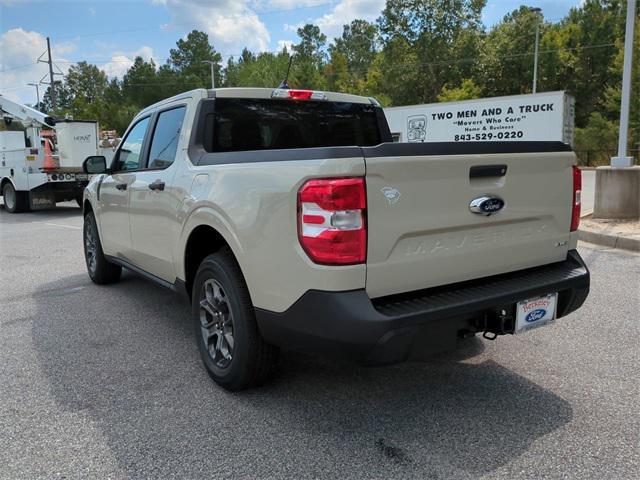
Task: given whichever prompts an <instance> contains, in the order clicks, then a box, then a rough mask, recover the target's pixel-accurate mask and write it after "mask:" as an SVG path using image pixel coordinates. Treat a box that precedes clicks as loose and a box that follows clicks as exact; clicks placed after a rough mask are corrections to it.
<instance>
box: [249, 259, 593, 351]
mask: <svg viewBox="0 0 640 480" xmlns="http://www.w3.org/2000/svg"><path fill="white" fill-rule="evenodd" d="M552 292H558V293H559V295H558V305H557V317H558V318H560V317H563V316H565V315H567V314H569V313H570V312H572V311H574V310H576V309H577V308H579V307H580V306H581V305H582V303H583V302H584V300H585V299H586V297H587V295H588V293H589V270H588V269H587V267H586V265H585V264H584V262H583V260H582V258H581V257H580V255H579V254H578V252H577V251H575V250H571V251H570V252H569V254H568V255H567V259H566V260H565V261H564V262H559V263H553V264H549V265H544V266H541V267H535V268H530V269H526V270H519V271H517V272H511V273H506V274H503V275H496V276H493V277H488V278H482V279H478V280H473V281H469V282H462V283H456V284H452V285H446V286H443V287H437V288H430V289H427V290H421V291H418V292H411V293H407V294H401V295H394V296H390V297H383V298H376V299H374V300H371V299H370V298H369V297H368V296H367V294H366V292H365V290H353V291H347V292H326V291H317V290H311V291H308V292H307V293H305V294H304V295H303V296H302V297H301V298H300V299H298V301H297V302H296V303H294V304H293V305H292V306H291V307H290V308H289V309H288V310H286V311H285V312H282V313H275V312H270V311H267V310H262V309H256V318H257V321H258V326H259V328H260V331H261V333H262V335H263V337H264V339H265V340H266V341H267V342H269V343H272V344H274V345H278V346H280V347H283V348H286V349H290V350H295V351H300V352H303V353H310V354H317V355H323V356H324V355H328V356H338V357H343V358H350V359H353V360H356V361H363V362H366V363H374V364H385V363H394V362H398V361H402V360H406V359H408V358H412V357H417V358H419V357H421V356H423V355H425V354H430V353H433V352H436V351H440V350H446V349H449V348H452V347H454V346H455V343H456V340H457V338H459V337H460V336H464V335H468V334H473V333H475V332H482V331H494V332H496V333H512V332H513V325H510V324H509V321H507V322H506V323H505V322H504V315H500V316H501V321H498V320H497V318H498V316H499V313H498V312H502V311H504V312H506V313H507V317H509V315H511V316H513V315H514V314H515V304H516V303H517V302H518V301H520V300H524V299H527V298H532V297H536V296H538V295H543V294H546V293H552ZM496 325H500V326H499V327H497V326H496Z"/></svg>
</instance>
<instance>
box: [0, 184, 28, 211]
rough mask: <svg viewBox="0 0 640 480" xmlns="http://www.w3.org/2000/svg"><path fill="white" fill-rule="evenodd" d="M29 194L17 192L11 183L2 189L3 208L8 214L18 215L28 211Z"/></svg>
mask: <svg viewBox="0 0 640 480" xmlns="http://www.w3.org/2000/svg"><path fill="white" fill-rule="evenodd" d="M28 195H29V192H17V191H16V189H15V188H14V186H13V184H12V183H11V182H7V183H6V184H5V186H4V187H3V188H2V196H3V198H4V208H5V210H6V211H7V212H9V213H20V212H26V211H27V210H29V197H28Z"/></svg>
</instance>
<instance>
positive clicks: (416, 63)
mask: <svg viewBox="0 0 640 480" xmlns="http://www.w3.org/2000/svg"><path fill="white" fill-rule="evenodd" d="M615 45H616V44H615V43H601V44H594V45H582V46H579V47H562V48H556V49H548V50H541V51H540V52H539V54H540V55H544V54H549V53H555V52H565V51H576V50H591V49H598V48H608V47H615ZM260 53H276V52H259V53H258V54H260ZM278 53H279V52H278ZM533 54H534V53H533V52H524V53H514V54H510V55H500V56H496V57H494V58H496V59H498V60H513V59H516V58H522V57H528V56H532V55H533ZM254 55H256V54H254ZM229 56H238V55H237V54H234V55H229ZM477 61H479V60H478V57H467V58H459V59H455V60H441V61H432V62H419V60H416V61H410V62H403V63H395V64H393V66H394V67H401V66H412V67H430V66H443V65H459V64H464V63H473V62H477ZM123 62H124V61H123ZM58 63H62V62H58ZM69 63H71V62H69ZM74 63H77V62H74ZM87 63H92V62H87ZM108 63H111V62H110V61H109V62H105V64H108ZM0 73H1V72H0ZM330 75H331V74H330ZM176 84H182V82H179V83H176ZM128 85H131V86H134V85H135V86H157V84H128ZM165 85H169V84H166V83H165ZM17 87H18V86H17V85H15V86H10V87H3V89H4V90H7V89H11V88H17ZM19 88H22V87H21V86H20V87H19Z"/></svg>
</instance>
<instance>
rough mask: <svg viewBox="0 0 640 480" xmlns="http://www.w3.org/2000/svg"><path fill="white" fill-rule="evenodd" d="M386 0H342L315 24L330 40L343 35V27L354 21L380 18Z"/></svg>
mask: <svg viewBox="0 0 640 480" xmlns="http://www.w3.org/2000/svg"><path fill="white" fill-rule="evenodd" d="M384 5H385V0H341V1H340V2H339V3H338V4H337V5H336V6H335V7H333V9H332V10H331V11H330V12H329V13H327V14H325V15H323V16H321V17H319V18H317V19H316V20H315V22H314V23H315V24H316V25H318V26H319V27H320V30H321V31H322V33H324V34H325V35H326V36H327V38H328V39H330V40H333V38H334V37H338V36H340V35H342V26H343V25H347V24H348V23H351V21H352V20H355V19H356V18H360V19H362V20H368V21H373V20H375V19H376V18H378V17H379V16H380V12H381V11H382V9H383V8H384Z"/></svg>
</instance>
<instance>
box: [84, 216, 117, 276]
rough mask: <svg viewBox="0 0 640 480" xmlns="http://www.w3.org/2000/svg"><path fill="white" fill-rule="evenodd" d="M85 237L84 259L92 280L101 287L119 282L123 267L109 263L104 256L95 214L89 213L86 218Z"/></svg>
mask: <svg viewBox="0 0 640 480" xmlns="http://www.w3.org/2000/svg"><path fill="white" fill-rule="evenodd" d="M83 237H84V242H83V243H84V258H85V261H86V264H87V272H88V273H89V277H91V280H93V282H94V283H98V284H101V285H102V284H106V283H113V282H117V281H118V280H119V279H120V274H121V273H122V267H120V266H119V265H115V264H113V263H111V262H109V261H108V260H107V259H106V257H105V256H104V252H103V251H102V244H101V243H100V236H99V235H98V226H97V224H96V218H95V216H94V215H93V212H89V213H87V214H86V215H85V216H84V230H83Z"/></svg>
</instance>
